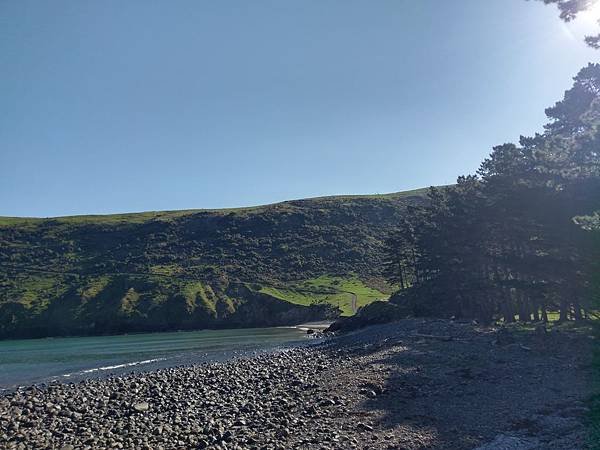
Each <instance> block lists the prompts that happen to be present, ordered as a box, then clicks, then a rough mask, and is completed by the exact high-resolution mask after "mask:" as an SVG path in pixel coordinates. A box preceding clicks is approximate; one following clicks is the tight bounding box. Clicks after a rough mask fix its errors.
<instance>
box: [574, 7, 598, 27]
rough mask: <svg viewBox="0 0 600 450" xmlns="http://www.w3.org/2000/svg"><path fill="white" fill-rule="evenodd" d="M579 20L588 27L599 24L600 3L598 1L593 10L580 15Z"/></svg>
mask: <svg viewBox="0 0 600 450" xmlns="http://www.w3.org/2000/svg"><path fill="white" fill-rule="evenodd" d="M577 19H578V20H580V21H581V22H582V23H585V24H588V25H596V24H598V21H599V20H600V1H596V2H595V3H594V5H593V6H592V7H591V8H589V9H588V10H586V11H583V12H581V13H579V14H578V16H577Z"/></svg>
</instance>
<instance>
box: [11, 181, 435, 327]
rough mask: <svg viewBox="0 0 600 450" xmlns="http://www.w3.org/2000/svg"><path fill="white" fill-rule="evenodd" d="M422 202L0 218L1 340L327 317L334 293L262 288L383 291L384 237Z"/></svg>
mask: <svg viewBox="0 0 600 450" xmlns="http://www.w3.org/2000/svg"><path fill="white" fill-rule="evenodd" d="M423 201H424V199H423V192H422V191H418V192H411V193H400V194H392V195H387V196H373V197H330V198H321V199H310V200H299V201H293V202H285V203H281V204H275V205H269V206H263V207H256V208H246V209H239V210H217V211H174V212H157V213H141V214H124V215H115V216H75V217H64V218H54V219H18V218H0V337H1V338H11V337H29V336H50V335H69V334H99V333H116V332H125V331H148V330H153V331H154V330H172V329H189V328H207V327H242V326H270V325H284V324H292V323H300V322H302V321H306V320H314V319H321V318H324V317H325V316H331V314H332V308H331V307H329V306H327V305H324V304H322V305H320V306H319V305H311V303H327V301H328V300H329V299H330V294H331V289H328V290H327V292H323V294H322V295H318V294H319V292H316V294H317V295H315V301H314V302H313V301H312V300H311V299H310V296H308V297H307V296H306V295H305V296H303V297H302V299H300V300H298V299H296V298H295V297H294V292H293V291H290V290H288V291H286V292H287V293H288V296H289V297H290V298H289V299H288V297H286V296H278V295H270V294H269V292H271V291H273V292H281V289H280V288H285V287H286V286H287V287H289V286H290V283H291V284H293V283H298V282H301V281H308V282H310V280H313V279H315V278H317V277H320V276H323V275H332V276H336V277H338V278H341V279H344V277H353V278H355V279H356V280H360V283H364V284H366V285H369V286H378V288H377V289H379V290H381V287H380V286H382V283H381V272H382V266H383V261H384V259H385V255H384V252H383V249H384V241H385V239H386V238H387V236H388V235H389V233H390V231H391V230H392V229H393V228H394V226H395V224H396V223H397V222H398V220H399V219H400V218H401V217H402V215H404V214H407V207H409V206H411V205H416V204H421V203H422V202H423ZM278 289H279V290H278ZM332 289H334V290H335V287H333V288H332ZM290 292H291V293H290ZM373 292H375V293H377V292H378V291H373ZM372 295H375V296H376V295H377V294H372ZM382 295H384V294H382ZM286 299H287V300H290V301H285V300H286ZM337 301H338V304H339V298H338V300H337ZM294 303H295V304H294ZM330 303H333V301H330Z"/></svg>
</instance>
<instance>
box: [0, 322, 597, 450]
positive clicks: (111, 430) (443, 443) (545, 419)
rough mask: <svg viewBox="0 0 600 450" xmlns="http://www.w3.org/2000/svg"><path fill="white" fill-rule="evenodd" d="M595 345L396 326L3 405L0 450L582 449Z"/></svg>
mask: <svg viewBox="0 0 600 450" xmlns="http://www.w3.org/2000/svg"><path fill="white" fill-rule="evenodd" d="M591 345H592V342H591V338H590V337H589V336H588V335H587V334H586V333H582V332H570V331H568V330H565V331H560V332H550V333H544V335H543V336H541V335H540V333H535V332H533V331H532V332H530V333H527V332H510V331H508V332H507V331H499V330H497V329H494V328H485V327H478V326H477V325H473V324H469V323H457V322H448V321H434V320H429V321H424V320H404V321H401V322H398V323H395V324H389V325H382V326H376V327H370V328H367V329H365V330H360V331H357V332H354V333H351V334H347V335H344V336H340V337H337V338H333V339H329V340H326V341H325V342H324V343H322V344H320V345H315V346H312V347H308V348H291V349H283V350H280V351H277V352H275V353H271V354H262V355H258V356H255V357H250V358H241V359H236V360H232V361H229V362H226V363H215V364H204V365H197V366H191V367H177V368H170V369H162V370H157V371H154V372H149V373H138V374H131V375H128V376H124V377H112V378H106V379H102V380H89V381H84V382H81V383H78V384H53V385H50V386H45V387H41V388H40V387H31V388H28V389H26V390H22V391H17V392H14V393H10V394H7V395H5V396H3V397H1V398H0V448H6V449H34V448H52V449H62V450H67V449H116V448H127V449H153V450H154V449H161V448H162V449H175V448H177V449H179V448H181V449H193V448H214V449H291V448H305V449H351V448H360V449H411V450H412V449H425V448H430V449H474V448H480V449H485V450H492V449H538V450H541V449H583V448H586V429H585V427H584V421H585V415H586V413H587V409H586V406H585V399H586V398H587V396H589V395H590V393H591V387H590V380H589V376H590V373H589V367H590V364H589V363H590V358H591Z"/></svg>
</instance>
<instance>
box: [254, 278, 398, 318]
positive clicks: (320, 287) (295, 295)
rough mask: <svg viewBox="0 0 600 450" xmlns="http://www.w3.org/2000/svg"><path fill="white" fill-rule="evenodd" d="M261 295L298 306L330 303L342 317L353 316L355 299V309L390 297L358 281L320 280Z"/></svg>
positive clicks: (268, 290) (272, 288)
mask: <svg viewBox="0 0 600 450" xmlns="http://www.w3.org/2000/svg"><path fill="white" fill-rule="evenodd" d="M260 292H263V293H265V294H269V295H272V296H273V297H276V298H279V299H281V300H285V301H287V302H290V303H295V304H297V305H312V304H317V303H329V304H331V305H333V306H335V307H338V308H339V309H340V310H341V311H342V316H351V315H352V314H354V311H353V309H352V300H353V296H356V306H357V308H360V307H361V306H365V305H368V304H369V303H372V302H374V301H375V300H387V299H388V298H389V294H386V293H384V292H381V291H378V290H377V289H374V288H371V287H368V286H366V285H365V284H364V283H363V282H362V281H361V280H359V279H358V278H342V277H331V276H321V277H319V278H313V279H310V280H306V281H302V282H297V283H291V284H289V285H286V286H277V287H275V286H265V287H263V288H262V289H261V290H260Z"/></svg>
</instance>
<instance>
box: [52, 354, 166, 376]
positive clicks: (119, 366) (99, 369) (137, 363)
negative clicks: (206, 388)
mask: <svg viewBox="0 0 600 450" xmlns="http://www.w3.org/2000/svg"><path fill="white" fill-rule="evenodd" d="M166 359H167V358H154V359H145V360H143V361H133V362H129V363H123V364H115V365H113V366H101V367H94V368H92V369H86V370H82V371H81V372H78V374H81V375H83V374H89V373H94V372H104V371H107V370H115V369H122V368H124V367H133V366H140V365H143V364H151V363H154V362H158V361H165V360H166ZM72 375H73V373H65V374H64V375H63V377H65V378H68V377H70V376H72Z"/></svg>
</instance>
